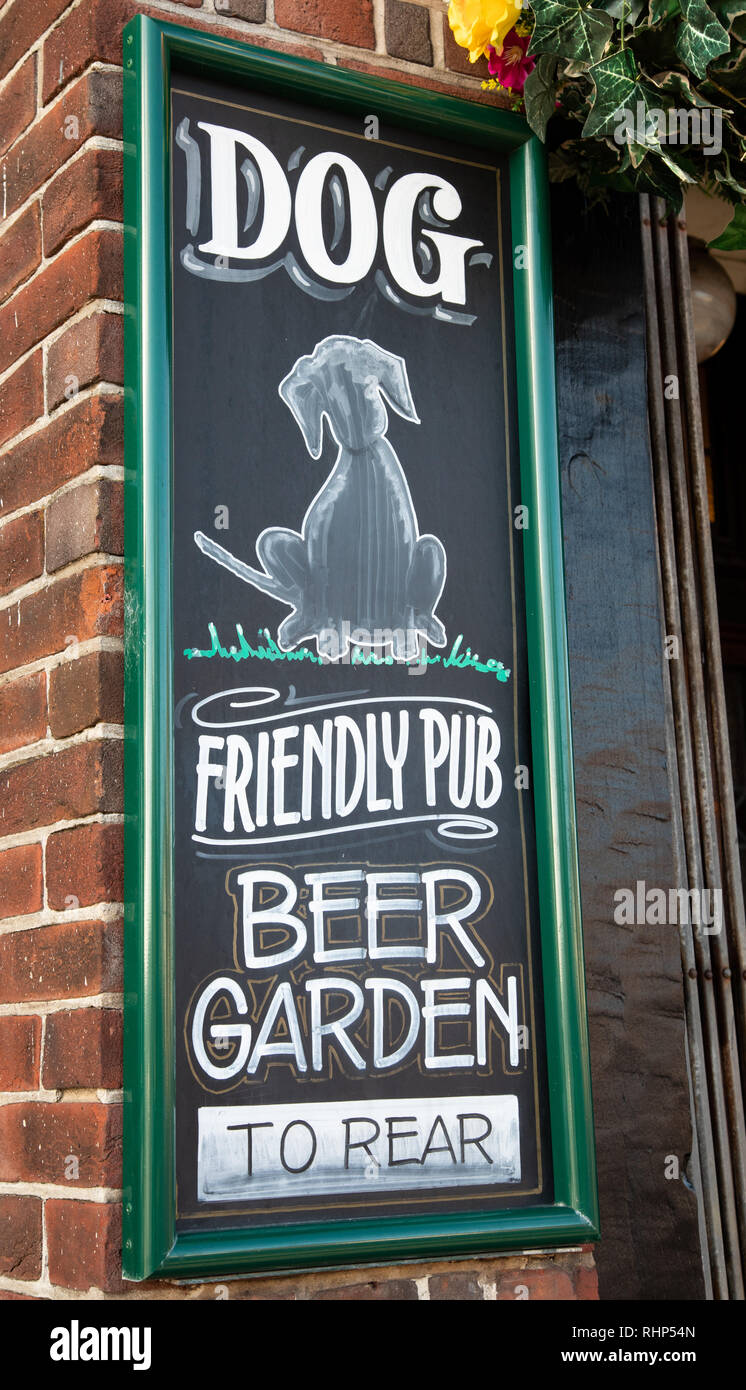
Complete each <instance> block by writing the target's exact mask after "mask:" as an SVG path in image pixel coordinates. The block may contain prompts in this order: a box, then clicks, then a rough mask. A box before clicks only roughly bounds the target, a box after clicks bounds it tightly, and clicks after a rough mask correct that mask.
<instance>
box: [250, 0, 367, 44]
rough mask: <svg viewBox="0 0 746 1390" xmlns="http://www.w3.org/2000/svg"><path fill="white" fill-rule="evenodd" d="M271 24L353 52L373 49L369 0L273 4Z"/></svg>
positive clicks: (278, 0)
mask: <svg viewBox="0 0 746 1390" xmlns="http://www.w3.org/2000/svg"><path fill="white" fill-rule="evenodd" d="M275 21H276V23H277V24H279V25H280V27H281V28H282V29H295V30H299V31H300V33H302V34H315V35H316V37H317V38H320V39H333V40H334V42H335V43H349V44H352V45H353V46H354V47H355V48H375V46H376V35H375V30H374V27H373V4H372V0H357V2H356V4H354V5H351V4H350V3H349V0H275Z"/></svg>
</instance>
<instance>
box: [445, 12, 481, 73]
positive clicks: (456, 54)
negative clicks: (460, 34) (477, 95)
mask: <svg viewBox="0 0 746 1390" xmlns="http://www.w3.org/2000/svg"><path fill="white" fill-rule="evenodd" d="M443 54H444V57H445V62H446V67H447V68H450V69H451V71H452V72H460V73H463V75H464V76H465V77H478V78H479V80H480V82H484V81H485V80H486V79H489V75H490V70H489V65H488V63H487V59H486V58H477V61H476V63H472V61H471V59H470V57H469V52H468V49H466V48H462V47H461V45H460V44H459V43H456V40H455V39H454V37H453V31H452V29H451V26H450V24H449V23H448V15H447V14H446V15H443Z"/></svg>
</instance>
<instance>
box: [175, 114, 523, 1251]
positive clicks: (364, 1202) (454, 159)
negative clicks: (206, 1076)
mask: <svg viewBox="0 0 746 1390" xmlns="http://www.w3.org/2000/svg"><path fill="white" fill-rule="evenodd" d="M175 96H183V97H188V98H189V99H190V100H193V101H204V102H208V103H210V104H212V105H215V106H226V107H230V108H232V109H234V110H237V111H242V112H245V113H246V114H249V115H259V116H263V117H265V118H270V119H273V120H279V121H285V122H287V123H289V124H292V125H296V126H307V127H309V128H310V129H313V130H323V131H326V132H328V133H329V134H332V135H339V136H342V137H344V138H348V139H351V140H366V138H367V137H366V136H365V135H364V134H362V133H358V132H356V131H350V130H346V129H344V127H340V126H333V125H327V124H325V123H323V122H320V121H311V120H307V119H305V118H303V117H300V116H286V115H282V114H280V113H278V112H275V111H273V110H271V109H270V108H269V107H258V106H247V105H244V104H242V103H241V102H233V101H226V100H224V99H221V98H218V97H211V96H207V95H205V94H204V93H202V92H193V91H187V90H185V89H184V88H180V87H172V88H171V89H170V116H171V124H170V138H169V170H170V189H171V194H173V174H174V170H173V147H174V140H173V127H174V119H175V117H174V110H173V99H174V97H175ZM368 143H371V142H370V141H368ZM372 143H375V144H376V145H379V146H386V147H387V148H389V149H395V150H400V151H403V152H405V153H408V154H418V155H424V156H426V157H427V158H430V159H442V160H445V161H447V162H449V163H452V164H460V165H462V166H463V167H466V168H470V169H480V170H484V171H486V172H489V173H493V172H494V174H495V180H496V194H497V234H498V235H497V242H498V273H499V281H500V320H501V343H502V369H503V371H502V375H503V398H504V416H505V474H506V493H507V502H508V507H507V522H508V548H509V557H510V560H509V563H510V592H511V620H512V637H513V652H512V656H513V666H512V678H513V733H514V751H515V760H516V765H517V764H518V762H519V760H520V759H519V743H518V688H517V683H516V680H515V672H516V664H517V660H516V659H517V620H516V598H515V589H516V586H515V549H514V539H513V515H512V514H513V506H512V487H511V477H510V474H511V446H510V415H509V392H508V373H507V327H506V313H505V265H504V257H503V225H502V183H501V171H500V169H499V168H496V167H495V165H494V164H484V163H481V162H478V161H476V160H469V159H463V158H461V157H459V156H458V155H448V154H441V153H440V152H439V151H435V150H432V149H424V148H422V147H420V146H416V145H405V144H401V143H400V142H397V141H394V140H382V139H378V140H376V141H375V142H372ZM170 245H171V264H172V266H173V263H174V215H173V197H171V226H170ZM174 301H175V295H174V294H173V292H172V295H171V338H172V342H173V341H175V332H174V314H175V305H174ZM172 409H173V406H172ZM174 466H175V460H174V459H172V476H173V470H174ZM518 812H519V823H520V833H521V851H522V867H523V900H524V916H525V922H526V948H527V949H526V954H527V967H528V969H527V974H528V983H529V1014H530V1024H531V1044H530V1045H531V1052H532V1060H533V1100H534V1120H535V1137H536V1158H537V1180H538V1185H537V1186H535V1187H530V1188H524V1187H520V1188H513V1187H510V1188H508V1190H503V1191H501V1192H500V1193H499V1200H501V1201H505V1200H506V1199H507V1200H510V1199H512V1198H514V1197H528V1196H535V1195H537V1194H538V1193H540V1192H541V1191H542V1189H543V1185H544V1183H543V1161H542V1142H541V1141H542V1134H541V1129H540V1122H539V1120H540V1116H539V1079H538V1057H537V1050H536V1046H535V1039H536V1027H535V1021H536V1020H535V997H534V978H533V951H532V935H533V924H532V922H531V912H530V902H529V886H528V860H527V847H526V827H525V817H524V813H523V798H522V795H519V798H518ZM174 1118H175V1117H174ZM175 1186H176V1211H175V1217H176V1220H177V1221H184V1220H186V1221H202V1220H210V1219H212V1220H214V1219H215V1218H216V1217H217V1218H222V1217H230V1216H243V1217H246V1216H251V1215H252V1214H256V1215H274V1214H281V1213H283V1212H304V1213H306V1214H309V1215H313V1214H315V1213H317V1212H319V1213H321V1212H324V1211H333V1210H336V1209H338V1208H348V1209H351V1208H353V1207H354V1208H357V1207H367V1208H368V1209H370V1197H369V1196H367V1195H363V1194H358V1200H355V1194H348V1195H343V1196H340V1198H339V1199H338V1200H337V1201H333V1200H332V1201H328V1202H324V1203H323V1204H320V1203H314V1204H313V1205H311V1204H310V1203H309V1201H308V1199H307V1200H306V1202H305V1203H304V1204H300V1205H295V1204H293V1205H290V1204H289V1199H284V1200H282V1201H281V1202H280V1204H279V1205H277V1204H272V1205H269V1206H267V1205H261V1204H257V1203H255V1202H252V1201H251V1199H246V1201H244V1202H243V1204H242V1205H241V1206H240V1207H230V1208H226V1207H225V1206H223V1205H222V1204H220V1206H219V1207H218V1206H217V1204H216V1209H214V1210H210V1211H204V1210H203V1209H202V1210H199V1211H195V1212H185V1211H180V1210H179V1193H178V1180H177V1181H176V1183H175ZM495 1186H501V1185H499V1184H496V1185H495ZM495 1186H489V1187H487V1186H484V1185H483V1186H482V1187H481V1188H480V1187H478V1186H477V1185H475V1188H474V1189H471V1190H470V1191H469V1192H465V1193H455V1192H453V1191H450V1192H443V1193H438V1192H437V1191H433V1190H430V1191H423V1192H422V1194H418V1193H416V1192H409V1193H406V1194H405V1195H403V1196H401V1197H393V1196H392V1197H386V1198H379V1199H378V1200H377V1201H376V1203H375V1206H376V1207H377V1208H378V1207H381V1208H388V1207H391V1206H398V1205H416V1204H420V1203H428V1204H429V1205H436V1204H442V1203H444V1202H445V1203H448V1204H449V1205H453V1204H454V1203H455V1202H466V1201H471V1202H483V1201H484V1200H485V1199H487V1198H490V1197H491V1198H492V1202H491V1205H494V1204H495V1201H496V1200H497V1198H498V1194H496V1193H495ZM216 1229H220V1228H216Z"/></svg>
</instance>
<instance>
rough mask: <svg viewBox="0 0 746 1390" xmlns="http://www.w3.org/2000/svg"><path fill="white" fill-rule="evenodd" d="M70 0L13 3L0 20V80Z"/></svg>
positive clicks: (26, 0) (57, 17) (20, 1)
mask: <svg viewBox="0 0 746 1390" xmlns="http://www.w3.org/2000/svg"><path fill="white" fill-rule="evenodd" d="M69 4H70V0H34V3H33V4H32V5H30V4H29V2H28V0H14V3H13V4H11V5H9V6H8V8H7V9H6V11H5V13H4V15H3V17H2V19H0V78H2V77H5V74H6V73H8V72H10V70H11V68H13V67H15V65H16V63H17V62H18V59H19V58H22V57H23V55H24V53H26V51H27V50H28V49H29V48H31V46H32V45H33V44H34V43H35V42H36V40H37V39H38V38H39V37H40V36H41V35H42V34H43V33H44V30H45V29H48V28H49V26H50V24H54V21H55V20H56V19H59V17H60V15H61V14H62V11H63V10H64V9H66V8H67V6H68V5H69Z"/></svg>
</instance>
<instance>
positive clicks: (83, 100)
mask: <svg viewBox="0 0 746 1390" xmlns="http://www.w3.org/2000/svg"><path fill="white" fill-rule="evenodd" d="M119 61H120V62H121V58H120V60H119ZM121 134H122V79H121V75H120V74H119V73H115V72H87V73H86V74H85V75H84V76H83V77H81V78H80V80H79V81H78V82H75V83H74V84H73V85H72V86H71V87H69V88H68V89H67V91H65V92H64V93H63V94H62V96H61V97H60V98H59V100H58V101H56V102H55V103H54V105H53V106H51V107H50V108H49V110H47V111H45V112H44V114H43V115H42V116H40V117H39V118H38V119H37V120H36V121H34V123H33V125H31V126H29V128H28V130H26V131H25V132H24V133H23V135H21V136H19V138H18V139H17V140H16V141H15V143H14V144H13V145H11V147H10V149H9V150H7V151H6V153H5V154H4V155H3V157H2V159H1V160H0V182H2V181H3V180H4V181H5V182H4V186H3V195H4V197H5V199H6V204H5V206H6V216H10V214H11V213H12V212H14V211H15V209H16V208H19V207H20V206H21V204H22V203H25V202H26V199H27V198H29V197H30V196H31V194H32V193H33V192H34V191H35V190H36V189H37V188H40V187H41V185H42V184H43V183H46V181H47V179H48V178H50V177H51V175H52V174H53V173H54V172H55V170H56V169H59V167H60V165H62V164H66V163H67V161H68V160H69V159H72V157H73V155H74V154H76V152H77V151H78V150H79V149H80V148H81V146H82V145H83V144H84V143H85V141H86V140H88V139H89V138H90V136H92V135H107V136H112V137H118V138H120V139H121Z"/></svg>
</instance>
